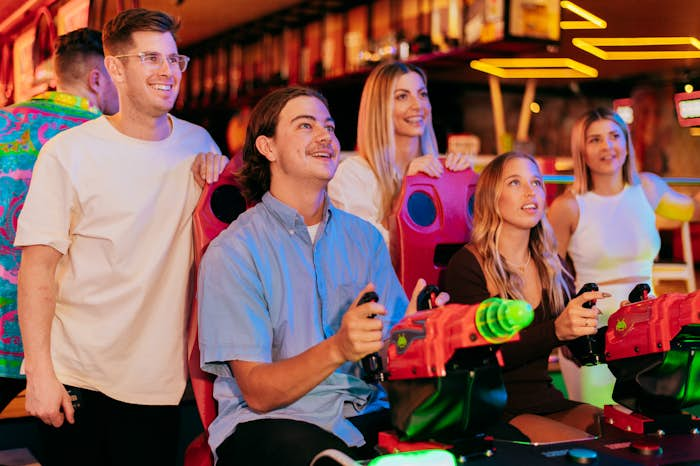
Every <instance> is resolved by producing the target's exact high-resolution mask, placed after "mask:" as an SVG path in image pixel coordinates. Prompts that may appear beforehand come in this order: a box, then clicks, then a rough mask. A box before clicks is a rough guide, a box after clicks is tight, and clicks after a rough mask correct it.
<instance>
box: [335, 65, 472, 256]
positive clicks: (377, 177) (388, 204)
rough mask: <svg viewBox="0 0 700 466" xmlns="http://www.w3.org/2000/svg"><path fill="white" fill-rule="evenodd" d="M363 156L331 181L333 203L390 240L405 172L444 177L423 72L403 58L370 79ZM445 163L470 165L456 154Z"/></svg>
mask: <svg viewBox="0 0 700 466" xmlns="http://www.w3.org/2000/svg"><path fill="white" fill-rule="evenodd" d="M357 147H358V151H359V155H355V156H351V157H348V158H347V159H345V160H344V161H343V162H342V163H341V164H340V166H339V167H338V170H337V172H336V174H335V177H334V178H333V179H332V180H331V182H330V184H329V185H328V193H329V195H330V197H331V200H332V201H333V204H334V205H335V206H336V207H338V208H340V209H343V210H346V211H348V212H350V213H352V214H355V215H357V216H358V217H361V218H363V219H365V220H367V221H369V222H370V223H372V224H373V225H374V226H375V227H376V228H377V229H378V230H379V231H380V232H381V234H382V236H383V237H384V241H386V242H387V243H388V242H389V230H388V217H389V215H390V214H391V212H392V208H393V204H394V201H395V200H396V196H397V195H398V193H399V190H400V188H401V183H402V181H403V178H404V176H407V175H415V174H416V173H425V174H427V175H429V176H432V177H435V178H437V177H439V176H440V175H442V172H443V166H442V164H441V163H440V161H439V160H438V147H437V142H436V140H435V132H434V130H433V120H432V109H431V105H430V99H429V98H428V89H427V79H426V76H425V73H424V72H423V70H421V69H420V68H418V67H417V66H414V65H410V64H408V63H402V62H386V63H382V64H380V65H378V66H377V67H376V68H375V69H374V70H373V71H372V72H371V73H370V75H369V77H368V78H367V82H366V83H365V87H364V89H363V90H362V98H361V100H360V113H359V117H358V122H357ZM445 166H446V167H447V169H448V170H453V171H461V170H465V169H466V168H468V167H469V166H470V160H469V158H468V157H467V156H466V155H463V154H450V155H448V157H447V160H446V162H445Z"/></svg>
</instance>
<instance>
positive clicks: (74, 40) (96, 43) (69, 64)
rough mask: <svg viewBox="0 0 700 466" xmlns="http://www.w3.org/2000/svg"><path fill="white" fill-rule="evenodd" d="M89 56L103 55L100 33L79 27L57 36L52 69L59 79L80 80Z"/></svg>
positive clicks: (99, 57)
mask: <svg viewBox="0 0 700 466" xmlns="http://www.w3.org/2000/svg"><path fill="white" fill-rule="evenodd" d="M90 57H96V58H98V59H101V58H103V57H104V50H103V49H102V35H101V34H100V32H99V31H95V30H94V29H88V28H80V29H76V30H75V31H71V32H69V33H67V34H63V35H62V36H59V37H58V39H57V40H56V46H55V48H54V69H55V71H56V76H58V79H59V81H61V82H71V81H79V80H82V79H83V78H84V75H85V71H86V69H87V68H86V66H90V64H89V63H88V61H89V60H88V59H89V58H90ZM81 65H82V66H81Z"/></svg>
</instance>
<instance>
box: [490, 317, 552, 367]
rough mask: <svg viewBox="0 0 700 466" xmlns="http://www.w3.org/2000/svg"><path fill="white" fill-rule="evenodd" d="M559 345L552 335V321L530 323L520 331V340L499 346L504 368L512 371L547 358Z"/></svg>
mask: <svg viewBox="0 0 700 466" xmlns="http://www.w3.org/2000/svg"><path fill="white" fill-rule="evenodd" d="M559 345H561V343H560V342H559V339H558V338H557V335H556V333H554V319H547V320H545V321H544V322H539V323H532V324H530V326H528V327H527V328H525V329H523V330H521V331H520V340H519V341H516V342H513V343H505V344H503V345H502V346H501V353H502V354H503V361H504V362H505V364H506V367H507V368H509V369H513V368H516V367H519V366H522V365H524V364H527V363H529V362H532V361H534V360H536V359H540V358H543V357H548V356H549V353H551V352H552V350H553V349H554V348H556V347H558V346H559Z"/></svg>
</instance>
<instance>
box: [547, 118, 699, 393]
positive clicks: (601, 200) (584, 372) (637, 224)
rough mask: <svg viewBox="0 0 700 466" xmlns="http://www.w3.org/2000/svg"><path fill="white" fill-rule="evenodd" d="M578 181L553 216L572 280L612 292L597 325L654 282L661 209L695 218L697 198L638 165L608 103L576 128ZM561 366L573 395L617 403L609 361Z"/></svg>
mask: <svg viewBox="0 0 700 466" xmlns="http://www.w3.org/2000/svg"><path fill="white" fill-rule="evenodd" d="M571 152H572V157H573V161H574V183H573V185H572V187H571V189H570V190H568V191H566V192H565V193H564V194H562V195H560V196H559V197H558V198H556V199H555V200H554V202H553V203H552V206H551V207H550V209H549V212H548V216H549V221H550V222H551V224H552V227H553V229H554V233H555V235H556V239H557V244H558V246H557V248H558V251H559V255H560V256H561V257H562V258H565V257H566V256H567V255H568V256H569V257H570V258H571V260H572V263H573V266H574V269H575V272H576V273H575V278H576V279H575V286H576V288H577V289H579V288H580V287H581V286H582V285H583V284H585V283H589V282H595V283H597V284H598V286H599V287H600V289H601V290H602V291H606V292H608V293H610V294H611V295H612V297H611V298H610V299H608V300H605V301H604V302H601V303H599V307H600V309H601V312H602V316H601V318H600V319H599V325H600V326H603V325H606V324H607V321H608V317H609V316H610V314H612V313H613V312H615V311H616V310H617V309H618V308H619V304H620V302H621V301H624V300H626V299H627V298H628V295H629V292H630V291H631V290H632V289H633V288H634V286H635V285H636V284H638V283H647V284H649V285H650V286H651V285H652V282H651V272H652V265H653V262H654V258H655V257H656V256H657V254H658V253H659V247H660V244H661V240H660V237H659V232H658V231H657V229H656V223H655V222H656V214H658V215H660V216H663V217H667V218H670V219H673V220H681V221H687V220H691V219H697V218H698V217H699V214H700V209H696V208H695V204H697V201H694V200H693V199H691V198H690V197H688V196H685V195H683V194H680V193H678V192H676V191H674V190H672V189H671V188H670V187H669V186H668V185H667V184H666V182H664V181H663V180H662V179H661V178H659V177H658V176H656V175H654V174H652V173H638V172H637V168H636V165H635V155H634V147H633V145H632V141H631V138H630V132H629V129H628V128H627V125H626V124H625V122H624V121H623V120H622V118H620V116H619V115H618V114H617V113H615V112H613V111H612V110H610V109H607V108H598V109H595V110H592V111H589V112H587V113H586V114H584V115H583V116H582V117H581V118H579V120H578V121H577V122H576V124H575V125H574V127H573V129H572V133H571ZM560 366H561V369H562V374H563V376H564V380H565V382H566V387H567V390H568V392H569V397H570V398H571V399H574V400H579V401H585V402H587V403H592V404H595V405H598V406H602V405H604V404H609V403H612V389H613V385H614V382H615V379H614V377H613V375H612V374H611V373H610V371H609V370H608V369H607V366H606V365H599V366H593V367H581V368H578V367H577V366H576V364H575V363H574V362H572V361H570V360H568V359H566V358H561V361H560Z"/></svg>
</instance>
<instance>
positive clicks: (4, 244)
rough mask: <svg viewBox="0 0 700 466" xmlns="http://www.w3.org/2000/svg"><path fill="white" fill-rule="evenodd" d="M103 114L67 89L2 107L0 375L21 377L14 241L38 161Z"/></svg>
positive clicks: (18, 254)
mask: <svg viewBox="0 0 700 466" xmlns="http://www.w3.org/2000/svg"><path fill="white" fill-rule="evenodd" d="M98 116H100V111H99V110H98V109H97V108H95V107H92V106H91V105H90V103H89V102H88V100H87V99H85V98H83V97H78V96H74V95H71V94H66V93H63V92H44V93H42V94H39V95H37V96H36V97H34V98H32V99H31V100H29V101H28V102H22V103H18V104H15V105H11V106H9V107H6V108H4V109H0V377H13V378H20V377H22V376H20V375H19V366H20V363H21V362H22V357H23V351H22V342H21V341H20V334H19V323H18V321H17V274H18V271H19V262H20V253H21V250H20V249H18V248H15V247H14V246H13V245H12V243H13V242H14V240H15V230H16V228H17V217H19V212H20V209H21V208H22V205H24V198H25V196H26V195H27V190H28V188H29V180H30V178H31V175H32V168H33V167H34V162H36V158H37V155H38V153H39V150H40V149H41V147H42V146H43V145H44V143H45V142H46V141H48V140H49V139H50V138H52V137H53V136H55V135H56V134H58V133H59V132H61V131H63V130H66V129H68V128H72V127H73V126H77V125H79V124H81V123H83V122H85V121H87V120H91V119H93V118H96V117H98Z"/></svg>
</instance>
